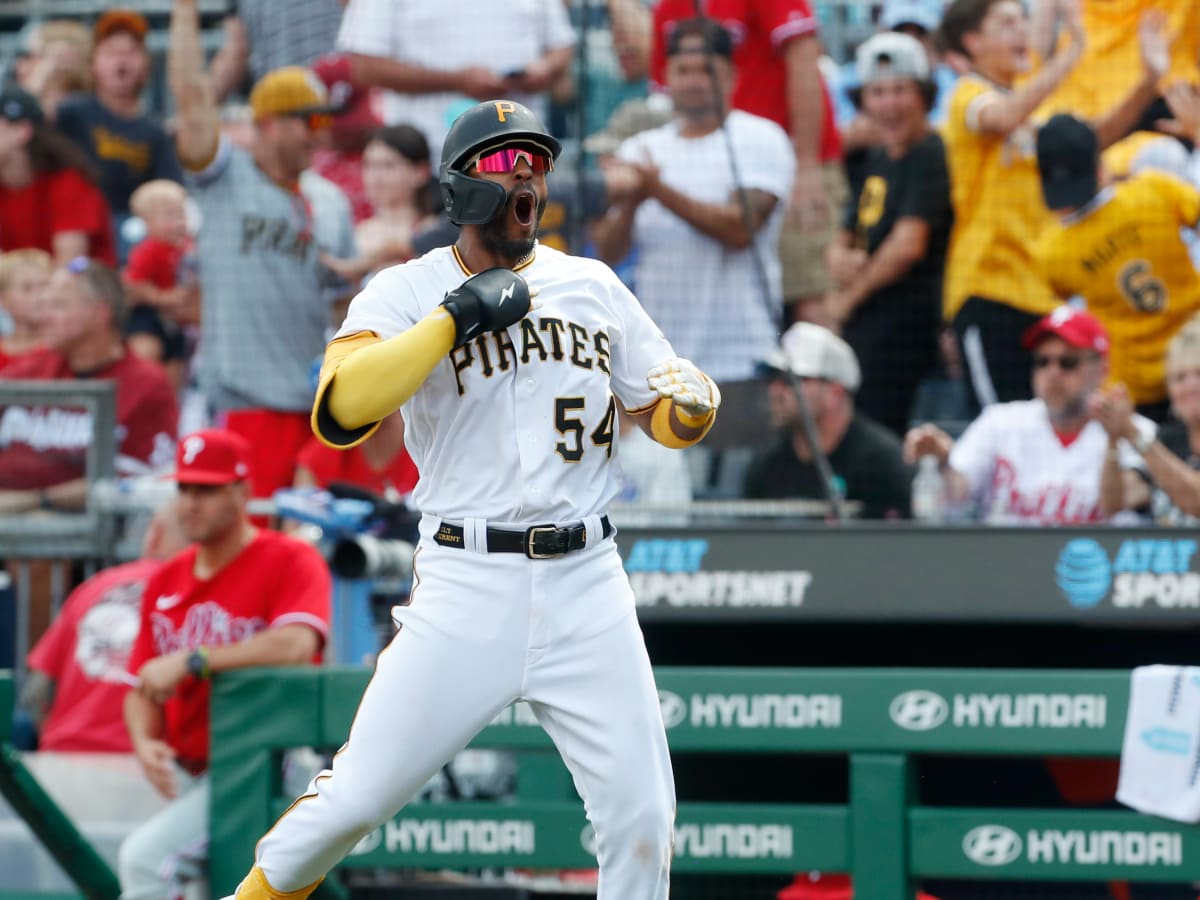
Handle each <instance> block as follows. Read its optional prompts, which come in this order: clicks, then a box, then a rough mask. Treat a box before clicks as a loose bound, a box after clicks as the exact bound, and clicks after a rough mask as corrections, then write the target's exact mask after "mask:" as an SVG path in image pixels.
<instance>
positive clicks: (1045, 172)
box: [1037, 113, 1100, 209]
mask: <svg viewBox="0 0 1200 900" xmlns="http://www.w3.org/2000/svg"><path fill="white" fill-rule="evenodd" d="M1037 162H1038V171H1039V172H1040V173H1041V176H1042V195H1043V196H1044V197H1045V198H1046V206H1048V207H1049V208H1050V209H1066V208H1067V207H1077V206H1083V205H1084V204H1085V203H1087V202H1088V201H1089V200H1091V199H1092V198H1093V197H1094V196H1096V191H1097V189H1098V182H1097V175H1096V170H1097V169H1098V168H1099V165H1100V144H1099V141H1097V140H1096V132H1094V131H1092V129H1091V126H1090V125H1088V124H1087V123H1086V122H1083V121H1080V120H1079V119H1077V118H1075V117H1074V116H1070V115H1067V114H1065V113H1059V114H1058V115H1056V116H1051V117H1050V119H1049V120H1048V121H1047V122H1046V124H1045V125H1043V126H1042V127H1041V128H1039V129H1038V133H1037Z"/></svg>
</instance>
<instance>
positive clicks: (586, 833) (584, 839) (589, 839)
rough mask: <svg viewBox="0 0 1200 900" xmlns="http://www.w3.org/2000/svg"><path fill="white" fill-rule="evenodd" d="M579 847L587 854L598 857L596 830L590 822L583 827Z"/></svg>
mask: <svg viewBox="0 0 1200 900" xmlns="http://www.w3.org/2000/svg"><path fill="white" fill-rule="evenodd" d="M579 846H580V847H582V848H583V851H584V852H585V853H588V854H590V855H592V856H595V855H596V829H595V828H593V827H592V824H591V823H590V822H589V823H588V824H587V825H584V826H583V831H581V832H579Z"/></svg>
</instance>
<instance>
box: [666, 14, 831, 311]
mask: <svg viewBox="0 0 1200 900" xmlns="http://www.w3.org/2000/svg"><path fill="white" fill-rule="evenodd" d="M699 6H701V7H702V8H703V15H705V16H707V17H708V18H711V19H716V20H717V21H718V22H720V23H721V24H722V25H724V26H725V27H726V28H727V29H728V30H729V32H730V34H732V35H733V39H734V51H733V64H734V67H735V69H736V70H737V80H736V82H735V83H734V88H733V101H732V102H733V106H734V107H735V108H736V109H740V110H742V111H743V112H748V113H752V114H754V115H756V116H762V117H763V118H767V119H771V120H772V121H774V122H776V123H778V124H779V125H780V126H782V127H783V129H784V130H785V131H787V133H788V134H789V135H790V136H791V138H792V145H793V147H794V148H795V151H796V180H795V182H794V183H793V185H792V196H791V198H790V200H789V201H788V214H787V218H786V220H785V222H784V228H783V233H782V235H781V236H780V243H779V256H780V261H781V262H782V263H783V297H784V302H785V303H787V304H789V305H790V306H792V312H791V318H793V319H802V318H820V317H821V316H822V315H823V313H822V312H820V307H821V304H822V303H823V298H824V295H825V294H826V293H827V292H828V291H829V290H830V288H832V286H833V285H832V282H831V281H830V279H829V273H828V268H827V266H826V263H825V248H826V247H828V246H829V243H830V242H831V241H832V240H833V236H834V234H835V232H836V228H837V220H838V218H839V215H840V212H839V211H840V209H841V206H842V204H843V203H844V202H845V199H846V196H847V194H848V188H847V185H846V178H845V173H844V172H843V171H842V168H841V162H840V161H841V157H842V143H841V137H840V136H839V134H838V130H837V127H836V126H835V124H834V118H833V103H832V102H831V100H830V97H829V91H828V90H827V88H826V86H825V82H824V79H823V78H822V77H821V72H820V69H819V68H818V65H817V61H818V59H819V58H820V56H821V44H820V40H819V37H818V34H817V32H818V21H817V17H816V15H815V14H814V13H813V11H812V7H811V6H810V5H809V0H704V2H703V3H701V4H699ZM697 14H698V13H697V0H660V2H659V3H658V5H657V6H656V7H655V8H654V35H653V41H652V45H651V59H650V75H651V77H652V78H653V79H654V80H655V81H657V82H658V83H659V84H665V83H666V80H665V71H666V58H667V57H666V41H667V35H668V34H669V33H670V31H671V29H672V27H673V26H674V24H675V23H676V22H679V21H681V20H683V19H690V18H692V17H694V16H696V15H697Z"/></svg>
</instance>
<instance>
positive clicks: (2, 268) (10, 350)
mask: <svg viewBox="0 0 1200 900" xmlns="http://www.w3.org/2000/svg"><path fill="white" fill-rule="evenodd" d="M53 270H54V260H53V259H51V257H50V254H49V253H47V252H46V251H45V250H32V249H30V250H10V251H9V252H8V253H5V254H4V255H2V256H0V310H3V311H4V312H5V313H7V314H8V318H9V320H10V321H11V323H12V327H11V329H10V330H9V332H8V334H6V335H4V336H3V337H0V370H3V369H4V367H5V366H7V365H8V364H9V363H10V362H12V361H13V360H15V359H17V358H18V357H21V356H24V355H25V354H26V353H29V352H30V351H32V350H36V349H37V348H38V347H40V346H41V343H42V336H41V327H42V304H41V300H42V292H43V291H44V290H45V287H46V282H48V281H49V280H50V273H51V272H52V271H53Z"/></svg>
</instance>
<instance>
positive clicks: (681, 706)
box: [658, 691, 688, 728]
mask: <svg viewBox="0 0 1200 900" xmlns="http://www.w3.org/2000/svg"><path fill="white" fill-rule="evenodd" d="M658 704H659V706H661V707H662V717H663V725H665V726H666V727H667V728H674V727H675V726H676V725H678V724H679V723H680V722H682V721H683V720H684V719H686V718H687V714H688V705H687V701H686V700H684V699H683V698H682V697H680V696H679V695H678V694H673V693H671V692H670V691H659V692H658Z"/></svg>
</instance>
